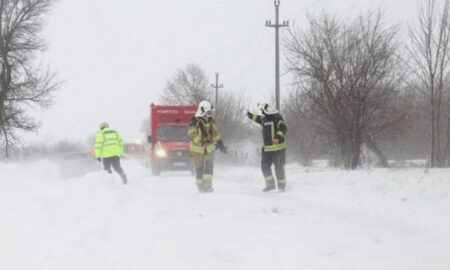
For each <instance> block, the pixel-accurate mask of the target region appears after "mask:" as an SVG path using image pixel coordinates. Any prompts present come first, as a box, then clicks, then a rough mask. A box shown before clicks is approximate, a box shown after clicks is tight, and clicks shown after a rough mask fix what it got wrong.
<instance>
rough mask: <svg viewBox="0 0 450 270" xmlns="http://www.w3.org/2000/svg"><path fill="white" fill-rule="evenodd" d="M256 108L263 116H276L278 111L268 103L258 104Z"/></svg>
mask: <svg viewBox="0 0 450 270" xmlns="http://www.w3.org/2000/svg"><path fill="white" fill-rule="evenodd" d="M258 108H259V109H260V110H261V112H262V113H263V114H276V113H278V111H277V110H276V109H275V108H274V107H272V105H270V104H269V103H258Z"/></svg>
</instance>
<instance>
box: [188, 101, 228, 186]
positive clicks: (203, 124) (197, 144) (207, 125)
mask: <svg viewBox="0 0 450 270" xmlns="http://www.w3.org/2000/svg"><path fill="white" fill-rule="evenodd" d="M212 110H213V107H212V106H211V103H209V102H208V101H202V102H200V104H199V105H198V109H197V112H196V113H195V116H194V117H193V118H192V119H191V120H190V121H189V129H188V137H189V140H190V146H189V147H190V152H191V157H192V164H193V166H194V169H195V178H196V185H197V188H198V190H199V191H200V192H213V191H214V189H213V187H212V180H213V171H214V152H215V151H216V149H217V148H218V149H219V150H220V151H221V152H222V153H227V152H228V150H227V148H226V147H225V145H224V144H223V141H222V138H221V137H220V134H219V130H218V128H217V125H216V122H215V120H214V118H213V117H212Z"/></svg>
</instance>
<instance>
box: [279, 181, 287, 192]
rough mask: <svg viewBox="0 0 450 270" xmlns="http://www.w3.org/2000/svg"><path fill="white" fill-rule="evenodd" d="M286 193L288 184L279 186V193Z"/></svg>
mask: <svg viewBox="0 0 450 270" xmlns="http://www.w3.org/2000/svg"><path fill="white" fill-rule="evenodd" d="M285 191H286V184H285V183H282V184H278V192H285Z"/></svg>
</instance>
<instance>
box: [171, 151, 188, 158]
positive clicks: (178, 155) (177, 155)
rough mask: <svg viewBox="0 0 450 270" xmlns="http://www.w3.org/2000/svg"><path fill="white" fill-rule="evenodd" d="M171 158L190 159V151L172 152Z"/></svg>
mask: <svg viewBox="0 0 450 270" xmlns="http://www.w3.org/2000/svg"><path fill="white" fill-rule="evenodd" d="M170 157H172V158H189V152H188V151H173V152H170Z"/></svg>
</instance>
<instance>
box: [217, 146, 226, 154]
mask: <svg viewBox="0 0 450 270" xmlns="http://www.w3.org/2000/svg"><path fill="white" fill-rule="evenodd" d="M219 150H220V152H222V153H224V154H228V148H227V147H226V146H225V145H222V146H221V147H220V148H219Z"/></svg>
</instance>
